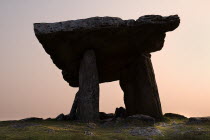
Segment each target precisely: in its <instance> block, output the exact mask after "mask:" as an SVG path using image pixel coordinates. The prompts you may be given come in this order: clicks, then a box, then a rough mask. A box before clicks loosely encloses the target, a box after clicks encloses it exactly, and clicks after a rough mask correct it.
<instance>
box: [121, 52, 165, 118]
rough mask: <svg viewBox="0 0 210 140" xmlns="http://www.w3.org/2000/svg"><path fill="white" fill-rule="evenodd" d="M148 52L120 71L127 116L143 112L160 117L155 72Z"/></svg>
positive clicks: (160, 110)
mask: <svg viewBox="0 0 210 140" xmlns="http://www.w3.org/2000/svg"><path fill="white" fill-rule="evenodd" d="M150 57H151V55H150V54H142V55H139V57H137V58H136V60H135V61H133V62H132V63H131V64H130V65H128V66H127V68H126V69H123V70H122V71H121V78H120V87H121V88H122V90H123V91H124V102H125V107H126V111H127V115H128V116H132V115H135V114H144V115H148V116H151V117H154V118H156V119H158V120H161V119H162V109H161V103H160V99H159V93H158V88H157V84H156V80H155V74H154V70H153V67H152V62H151V59H150Z"/></svg>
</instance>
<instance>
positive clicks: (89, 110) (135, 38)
mask: <svg viewBox="0 0 210 140" xmlns="http://www.w3.org/2000/svg"><path fill="white" fill-rule="evenodd" d="M179 23H180V19H179V17H178V16H177V15H172V16H168V17H162V16H159V15H146V16H142V17H140V18H139V19H137V20H122V19H120V18H116V17H93V18H88V19H79V20H70V21H64V22H57V23H35V24H34V31H35V35H36V37H37V38H38V40H39V42H40V43H41V44H42V46H43V48H44V49H45V51H46V52H47V53H48V54H49V55H50V57H51V59H52V60H53V62H54V64H55V65H56V66H57V67H58V68H59V69H61V70H62V74H63V78H64V79H65V80H66V81H67V82H68V83H69V85H70V86H72V87H79V91H78V93H77V94H76V96H75V100H74V103H73V105H72V110H71V113H70V117H72V118H74V119H75V118H76V119H79V120H81V121H85V122H88V121H96V120H98V119H99V83H104V82H111V81H116V80H119V81H120V87H121V88H122V90H123V91H124V102H125V107H126V113H127V116H130V115H135V114H144V115H149V116H152V117H154V118H156V119H161V118H162V109H161V103H160V99H159V93H158V88H157V84H156V80H155V75H154V70H153V67H152V62H151V55H150V53H151V52H156V51H159V50H161V49H162V48H163V45H164V38H165V36H166V32H169V31H173V30H175V29H176V28H177V27H178V26H179Z"/></svg>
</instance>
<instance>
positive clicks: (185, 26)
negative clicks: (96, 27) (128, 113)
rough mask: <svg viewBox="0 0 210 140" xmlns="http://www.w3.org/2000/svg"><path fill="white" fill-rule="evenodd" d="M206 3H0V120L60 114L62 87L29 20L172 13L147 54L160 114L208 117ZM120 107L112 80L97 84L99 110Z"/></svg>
mask: <svg viewBox="0 0 210 140" xmlns="http://www.w3.org/2000/svg"><path fill="white" fill-rule="evenodd" d="M209 6H210V0H0V120H11V119H21V118H26V117H32V116H33V117H43V118H47V117H56V116H57V115H58V114H60V113H64V114H68V113H69V111H70V108H71V105H72V101H73V99H74V96H75V93H76V92H77V90H78V88H72V87H69V85H68V83H66V82H65V81H64V80H63V77H62V74H61V71H60V70H59V69H58V68H57V67H56V66H55V65H54V64H53V62H52V61H51V59H50V56H49V55H48V54H47V53H46V52H45V51H44V49H43V48H42V46H41V44H40V43H39V42H38V40H37V38H36V37H35V35H34V31H33V23H38V22H58V21H65V20H75V19H82V18H88V17H94V16H114V17H120V18H122V19H137V18H138V17H140V16H143V15H146V14H159V15H163V16H168V15H173V14H178V15H179V16H180V18H181V24H180V26H179V27H178V28H177V29H176V30H175V31H173V32H168V33H167V36H166V39H165V40H166V41H165V45H164V48H163V49H162V50H161V51H159V52H155V53H152V61H153V66H154V70H155V74H156V80H157V84H158V88H159V94H160V99H161V103H162V108H163V112H164V113H166V112H173V113H180V114H183V115H186V116H188V117H189V116H210V7H209ZM120 106H124V103H123V92H122V91H121V89H120V86H119V83H118V81H116V82H111V83H105V84H100V111H103V112H114V111H115V108H116V107H120Z"/></svg>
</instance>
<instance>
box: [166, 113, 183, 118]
mask: <svg viewBox="0 0 210 140" xmlns="http://www.w3.org/2000/svg"><path fill="white" fill-rule="evenodd" d="M164 116H165V117H168V118H174V119H187V117H185V116H183V115H180V114H175V113H165V114H164Z"/></svg>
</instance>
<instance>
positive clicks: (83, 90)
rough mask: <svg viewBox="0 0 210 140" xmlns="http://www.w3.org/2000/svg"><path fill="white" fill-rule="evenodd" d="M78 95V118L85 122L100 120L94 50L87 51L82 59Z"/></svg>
mask: <svg viewBox="0 0 210 140" xmlns="http://www.w3.org/2000/svg"><path fill="white" fill-rule="evenodd" d="M78 94H79V96H78V103H77V113H76V116H77V118H78V119H79V120H80V121H84V122H91V121H97V120H99V79H98V70H97V67H96V57H95V53H94V51H93V50H88V51H86V52H85V53H84V55H83V58H82V59H81V63H80V68H79V93H78Z"/></svg>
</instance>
